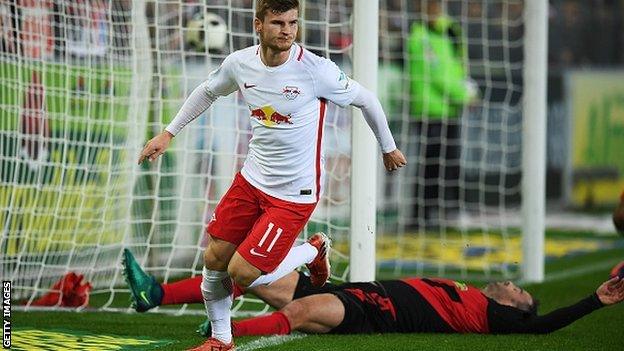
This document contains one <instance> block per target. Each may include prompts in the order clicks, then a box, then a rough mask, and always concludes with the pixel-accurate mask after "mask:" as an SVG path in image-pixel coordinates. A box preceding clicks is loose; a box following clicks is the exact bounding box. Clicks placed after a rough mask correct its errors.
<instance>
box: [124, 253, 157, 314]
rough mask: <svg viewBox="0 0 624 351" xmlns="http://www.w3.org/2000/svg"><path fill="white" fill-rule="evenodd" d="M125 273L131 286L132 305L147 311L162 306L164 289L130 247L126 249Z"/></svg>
mask: <svg viewBox="0 0 624 351" xmlns="http://www.w3.org/2000/svg"><path fill="white" fill-rule="evenodd" d="M122 264H123V273H124V276H125V277H126V282H127V283H128V287H129V288H130V300H131V302H132V307H133V308H134V309H135V310H136V311H137V312H145V311H148V310H150V309H152V308H154V307H157V306H160V302H161V301H162V298H163V289H162V287H161V286H160V284H158V282H156V278H154V277H153V276H151V275H147V273H145V272H144V271H143V269H141V266H139V264H138V263H137V261H136V260H135V259H134V256H133V255H132V253H131V252H130V250H128V249H124V254H123V260H122Z"/></svg>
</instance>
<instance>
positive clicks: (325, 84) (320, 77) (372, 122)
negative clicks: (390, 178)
mask: <svg viewBox="0 0 624 351" xmlns="http://www.w3.org/2000/svg"><path fill="white" fill-rule="evenodd" d="M314 64H315V65H316V66H315V67H314V70H313V72H314V74H312V73H311V74H310V76H311V78H312V79H313V81H314V88H315V92H316V94H317V96H318V97H319V98H325V99H327V100H329V101H331V102H333V103H335V104H336V105H338V106H341V107H345V106H347V105H352V106H355V107H358V108H360V109H361V110H362V114H363V115H364V119H365V120H366V123H368V126H369V127H370V128H371V130H372V131H373V133H374V134H375V137H376V138H377V142H378V143H379V145H380V146H381V151H382V152H383V161H384V166H385V167H386V169H387V170H388V171H394V170H397V169H399V168H400V167H403V166H405V165H406V164H407V161H406V160H405V156H403V153H401V150H399V149H397V147H396V144H395V142H394V138H393V137H392V133H390V128H389V127H388V120H387V119H386V114H385V113H384V111H383V108H382V107H381V103H380V102H379V99H378V98H377V96H375V94H373V93H372V92H371V91H370V90H368V89H366V88H364V87H363V86H361V85H360V84H359V83H358V82H356V81H354V80H352V79H350V78H349V77H348V76H347V75H346V74H345V73H344V72H342V71H341V70H340V68H338V66H336V64H335V63H333V62H332V61H331V60H328V59H322V58H319V59H318V60H316V62H315V63H314Z"/></svg>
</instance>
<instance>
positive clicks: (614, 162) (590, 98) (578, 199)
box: [567, 70, 624, 207]
mask: <svg viewBox="0 0 624 351" xmlns="http://www.w3.org/2000/svg"><path fill="white" fill-rule="evenodd" d="M567 89H568V99H569V101H568V103H569V104H570V105H569V106H570V107H571V110H570V113H571V126H572V128H571V131H570V146H571V150H570V152H571V155H570V157H571V162H570V164H569V168H570V169H569V170H568V172H570V173H569V174H570V177H569V180H570V181H569V182H568V186H569V187H570V189H568V194H569V200H570V202H571V204H572V205H574V206H579V207H594V206H603V205H611V204H614V203H616V202H617V201H618V199H619V195H620V193H621V192H622V191H623V190H624V70H609V71H595V70H586V71H572V72H569V73H568V76H567Z"/></svg>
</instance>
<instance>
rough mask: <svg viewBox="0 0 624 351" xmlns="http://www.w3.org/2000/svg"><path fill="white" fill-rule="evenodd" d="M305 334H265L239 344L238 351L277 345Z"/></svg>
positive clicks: (300, 337) (302, 336) (301, 337)
mask: <svg viewBox="0 0 624 351" xmlns="http://www.w3.org/2000/svg"><path fill="white" fill-rule="evenodd" d="M305 337H306V335H305V334H299V333H297V334H290V335H274V336H263V337H261V338H260V339H257V340H254V341H252V342H249V343H247V344H245V345H241V346H237V347H236V350H237V351H251V350H257V349H262V348H265V347H269V346H277V345H281V344H285V343H287V342H290V341H293V340H297V339H303V338H305Z"/></svg>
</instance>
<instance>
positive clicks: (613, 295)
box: [596, 277, 624, 305]
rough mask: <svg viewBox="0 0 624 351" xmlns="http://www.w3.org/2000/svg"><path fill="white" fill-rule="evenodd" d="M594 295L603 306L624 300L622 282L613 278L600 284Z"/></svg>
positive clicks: (623, 283)
mask: <svg viewBox="0 0 624 351" xmlns="http://www.w3.org/2000/svg"><path fill="white" fill-rule="evenodd" d="M596 295H598V299H600V302H602V304H603V305H613V304H615V303H618V302H621V301H622V300H624V280H622V279H620V277H614V278H612V279H609V280H607V281H606V282H604V283H602V285H600V286H599V287H598V289H597V290H596Z"/></svg>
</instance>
